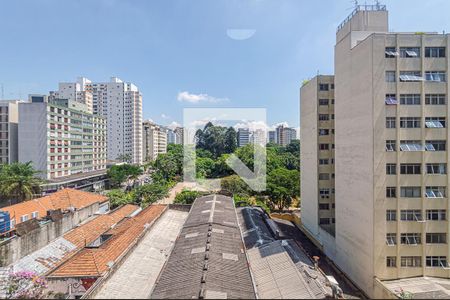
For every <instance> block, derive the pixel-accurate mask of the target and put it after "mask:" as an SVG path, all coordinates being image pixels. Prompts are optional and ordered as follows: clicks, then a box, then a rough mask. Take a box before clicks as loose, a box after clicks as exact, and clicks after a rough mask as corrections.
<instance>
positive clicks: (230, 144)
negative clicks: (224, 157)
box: [224, 127, 237, 153]
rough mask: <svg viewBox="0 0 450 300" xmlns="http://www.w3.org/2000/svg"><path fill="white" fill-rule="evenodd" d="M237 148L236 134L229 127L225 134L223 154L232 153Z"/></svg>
mask: <svg viewBox="0 0 450 300" xmlns="http://www.w3.org/2000/svg"><path fill="white" fill-rule="evenodd" d="M236 148H237V132H236V130H234V128H233V127H229V128H228V129H227V131H226V132H225V145H224V153H233V152H234V151H235V150H236Z"/></svg>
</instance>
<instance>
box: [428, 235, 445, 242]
mask: <svg viewBox="0 0 450 300" xmlns="http://www.w3.org/2000/svg"><path fill="white" fill-rule="evenodd" d="M427 244H447V234H446V233H427Z"/></svg>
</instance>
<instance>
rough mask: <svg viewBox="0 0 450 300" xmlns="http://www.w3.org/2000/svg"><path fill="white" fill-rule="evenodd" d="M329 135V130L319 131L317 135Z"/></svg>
mask: <svg viewBox="0 0 450 300" xmlns="http://www.w3.org/2000/svg"><path fill="white" fill-rule="evenodd" d="M329 134H330V130H329V129H322V128H321V129H319V135H321V136H323V135H329Z"/></svg>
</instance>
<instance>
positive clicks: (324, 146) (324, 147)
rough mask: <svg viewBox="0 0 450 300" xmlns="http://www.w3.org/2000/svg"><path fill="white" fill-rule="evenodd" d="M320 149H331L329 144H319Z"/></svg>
mask: <svg viewBox="0 0 450 300" xmlns="http://www.w3.org/2000/svg"><path fill="white" fill-rule="evenodd" d="M319 150H330V145H329V144H319Z"/></svg>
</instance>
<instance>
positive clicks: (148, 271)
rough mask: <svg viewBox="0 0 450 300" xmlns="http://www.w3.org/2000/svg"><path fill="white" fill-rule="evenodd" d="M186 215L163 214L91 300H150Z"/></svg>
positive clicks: (181, 212)
mask: <svg viewBox="0 0 450 300" xmlns="http://www.w3.org/2000/svg"><path fill="white" fill-rule="evenodd" d="M187 216H188V213H187V212H183V211H178V210H168V211H166V212H165V213H164V214H163V215H162V216H161V217H160V218H159V219H158V220H157V221H156V223H155V224H154V225H153V226H152V227H151V228H150V230H149V232H148V233H147V234H146V235H145V236H144V238H143V239H142V240H141V241H140V242H139V244H138V245H137V247H136V248H134V249H133V250H132V252H131V254H130V255H129V256H128V257H126V258H125V261H124V262H123V263H122V264H121V265H120V266H119V267H118V269H117V270H116V271H115V272H114V273H113V275H112V276H111V277H110V278H108V279H107V281H106V282H105V283H104V284H103V285H101V286H100V287H99V290H98V291H96V292H95V294H93V298H94V299H147V298H149V297H150V293H151V291H152V289H153V287H154V284H155V281H156V279H157V277H158V274H159V273H160V272H161V269H162V268H163V266H164V264H165V262H166V261H167V258H168V257H169V255H170V253H171V251H172V248H173V245H174V243H175V240H176V239H177V237H178V234H179V233H180V230H181V228H182V227H183V224H184V222H185V220H186V218H187ZM130 275H132V276H130Z"/></svg>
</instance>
